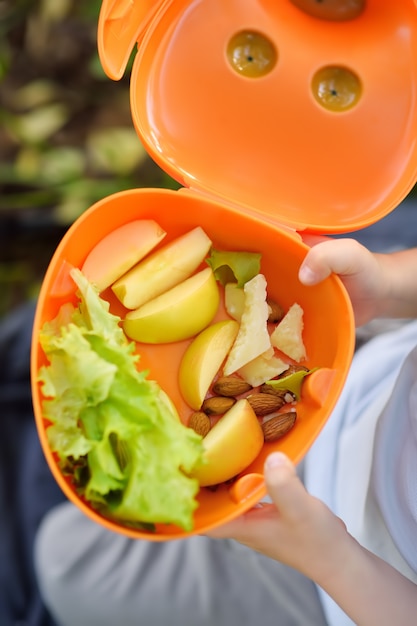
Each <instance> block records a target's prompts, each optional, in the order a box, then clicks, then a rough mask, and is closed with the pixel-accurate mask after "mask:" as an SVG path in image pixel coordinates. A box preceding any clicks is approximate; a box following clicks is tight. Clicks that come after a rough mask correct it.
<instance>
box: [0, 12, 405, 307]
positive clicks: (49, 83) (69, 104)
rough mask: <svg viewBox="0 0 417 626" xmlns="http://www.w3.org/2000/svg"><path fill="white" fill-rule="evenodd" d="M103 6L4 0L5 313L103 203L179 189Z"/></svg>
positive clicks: (0, 235) (0, 204) (0, 249)
mask: <svg viewBox="0 0 417 626" xmlns="http://www.w3.org/2000/svg"><path fill="white" fill-rule="evenodd" d="M100 6H101V0H0V187H1V190H0V293H1V297H0V318H1V317H2V316H4V314H5V313H6V312H8V311H10V310H11V309H13V308H14V307H16V306H18V305H19V304H20V303H21V302H22V301H25V300H27V299H28V298H32V297H36V294H37V292H38V289H39V285H40V283H41V280H42V277H43V274H44V272H45V270H46V267H47V265H48V262H49V260H50V258H51V256H52V254H53V251H54V249H55V247H56V245H57V244H58V242H59V240H60V239H61V237H62V236H63V234H64V233H65V231H66V229H67V228H68V226H69V225H70V224H71V223H72V222H73V221H74V220H75V219H76V218H77V217H78V216H79V215H80V214H81V213H82V212H83V211H85V210H86V209H87V208H88V207H89V206H91V205H92V204H93V203H94V202H95V201H97V200H99V199H100V198H103V197H105V196H107V195H109V194H111V193H113V192H116V191H120V190H123V189H131V188H135V187H148V186H149V187H170V188H176V187H178V185H177V184H176V183H175V182H174V181H173V180H172V179H171V178H169V176H168V175H167V174H166V173H164V172H163V171H162V170H161V169H160V168H159V167H158V166H157V165H156V164H155V163H154V162H153V161H152V160H151V159H150V158H149V157H148V155H147V154H146V152H145V150H144V148H143V146H142V145H141V143H140V141H139V139H138V137H137V135H136V133H135V131H134V129H133V125H132V120H131V115H130V107H129V78H130V71H129V70H130V67H128V68H127V70H126V72H125V75H124V77H123V79H122V80H121V81H120V82H114V81H112V80H110V79H108V78H107V77H106V76H105V75H104V73H103V71H102V68H101V66H100V63H99V59H98V54H97V47H96V31H97V22H98V15H99V10H100ZM133 55H134V51H133V52H132V57H133ZM130 64H131V62H130ZM130 64H129V66H130ZM410 195H412V196H413V198H414V199H415V198H416V188H414V190H413V192H412V193H411V194H410ZM412 208H413V214H414V213H415V211H414V206H413V207H412Z"/></svg>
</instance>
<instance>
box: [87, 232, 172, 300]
mask: <svg viewBox="0 0 417 626" xmlns="http://www.w3.org/2000/svg"><path fill="white" fill-rule="evenodd" d="M165 235H166V232H165V230H164V229H163V228H161V226H159V224H157V223H156V222H155V221H154V220H135V221H134V222H128V223H127V224H123V226H119V228H116V229H115V230H113V231H112V232H111V233H109V234H108V235H106V236H105V237H104V238H103V239H101V240H100V241H99V242H98V244H97V245H95V246H94V248H93V249H92V250H91V252H90V253H89V254H88V256H87V258H86V259H85V261H84V264H83V266H82V268H81V271H82V272H83V274H84V275H85V277H86V278H88V280H89V281H90V282H91V283H93V284H94V285H96V287H97V288H98V290H99V291H100V292H102V291H104V289H107V287H110V285H112V284H113V283H114V282H115V281H116V280H117V279H118V278H120V277H121V276H123V274H125V273H126V272H127V271H129V270H130V269H131V268H132V267H133V266H134V265H136V263H138V262H139V261H141V260H142V259H143V258H144V257H145V256H146V255H147V254H148V253H149V252H150V251H151V250H153V248H155V247H156V246H157V245H158V243H159V242H160V241H162V239H163V238H164V237H165Z"/></svg>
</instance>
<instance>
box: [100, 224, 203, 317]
mask: <svg viewBox="0 0 417 626" xmlns="http://www.w3.org/2000/svg"><path fill="white" fill-rule="evenodd" d="M210 248H211V240H210V239H209V237H208V236H207V235H206V233H205V232H204V230H203V229H202V228H200V227H199V226H198V227H197V228H194V229H193V230H190V231H188V232H187V233H185V234H184V235H181V236H180V237H177V238H176V239H174V240H173V241H171V242H169V243H168V244H166V245H164V246H163V247H162V248H160V249H158V250H155V251H154V252H153V253H152V254H150V255H149V256H148V257H147V258H146V259H144V260H143V261H141V262H140V263H138V264H137V265H136V266H135V267H132V269H131V270H129V271H128V272H127V273H126V274H124V276H122V277H121V278H120V279H119V280H117V281H116V282H115V283H114V284H113V286H112V290H113V292H114V294H115V296H116V297H117V298H118V299H119V300H120V302H121V303H122V304H123V305H124V306H125V307H126V308H127V309H138V308H139V307H140V306H142V305H143V304H145V303H146V302H149V300H152V299H153V298H156V297H157V296H159V295H161V294H162V293H164V292H165V291H168V289H171V288H172V287H175V285H178V284H179V283H181V282H183V281H184V280H185V279H186V278H188V277H189V276H191V274H192V273H193V272H195V271H196V270H197V269H198V266H199V265H200V263H201V262H202V261H203V260H204V258H205V256H206V255H207V253H208V251H209V250H210Z"/></svg>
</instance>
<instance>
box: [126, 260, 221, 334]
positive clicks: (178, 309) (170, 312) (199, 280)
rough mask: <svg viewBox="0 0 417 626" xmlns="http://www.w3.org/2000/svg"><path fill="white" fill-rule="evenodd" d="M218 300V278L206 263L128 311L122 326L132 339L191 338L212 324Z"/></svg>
mask: <svg viewBox="0 0 417 626" xmlns="http://www.w3.org/2000/svg"><path fill="white" fill-rule="evenodd" d="M219 302H220V294H219V288H218V286H217V282H216V279H215V278H214V274H213V272H212V270H211V268H209V267H207V268H206V269H204V270H201V271H200V272H198V273H197V274H193V276H190V278H187V279H186V280H184V281H183V282H182V283H180V284H179V285H176V286H175V287H173V288H172V289H169V290H168V291H165V292H164V293H163V294H161V295H160V296H157V297H156V298H154V299H153V300H151V301H150V302H147V303H146V304H144V305H143V306H141V307H140V308H139V309H137V310H136V311H129V313H127V315H126V317H125V319H124V321H123V330H124V331H125V333H126V335H127V336H128V337H130V339H134V340H135V341H140V342H142V343H154V344H155V343H172V342H174V341H182V340H183V339H189V338H190V337H193V336H194V335H196V334H197V333H199V332H200V331H201V330H203V328H205V327H206V326H208V325H209V324H210V322H211V321H212V320H213V318H214V316H215V315H216V313H217V309H218V306H219Z"/></svg>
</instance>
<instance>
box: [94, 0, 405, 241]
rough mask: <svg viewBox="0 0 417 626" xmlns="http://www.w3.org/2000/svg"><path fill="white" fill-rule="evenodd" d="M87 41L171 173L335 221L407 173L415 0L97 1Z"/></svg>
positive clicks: (354, 222) (369, 207) (243, 203)
mask: <svg viewBox="0 0 417 626" xmlns="http://www.w3.org/2000/svg"><path fill="white" fill-rule="evenodd" d="M98 42H99V53H100V58H101V62H102V64H103V67H104V69H105V71H106V73H107V74H108V75H109V76H110V77H111V78H113V79H119V78H120V77H121V76H122V75H123V73H124V71H125V69H126V65H127V62H128V59H129V57H130V54H131V52H132V49H133V47H134V45H135V44H136V42H137V44H138V49H137V53H136V55H135V59H134V63H133V69H132V77H131V108H132V116H133V122H134V125H135V128H136V130H137V133H138V135H139V137H140V139H141V140H142V142H143V143H144V145H145V147H146V149H147V150H148V152H149V154H150V156H151V157H152V158H153V159H154V160H155V161H156V162H157V163H158V164H159V165H160V166H161V167H162V168H163V169H164V170H165V171H166V172H167V173H169V174H170V175H171V176H172V177H174V178H175V179H176V180H178V181H179V182H180V183H181V184H183V185H184V186H186V187H189V188H191V189H194V190H196V191H199V192H201V193H203V194H207V195H208V196H209V197H215V198H217V199H218V200H220V201H221V202H223V203H225V204H226V205H234V206H236V205H237V206H239V207H241V208H242V210H246V211H248V212H257V213H258V214H262V215H263V216H264V218H265V219H267V220H271V219H272V220H274V221H278V222H279V223H280V224H283V225H287V226H289V227H291V228H295V229H297V230H300V231H301V230H306V229H307V230H312V231H320V232H323V233H324V232H347V231H352V230H355V229H359V228H363V227H365V226H368V225H370V224H372V223H374V222H376V221H378V220H379V219H380V218H382V217H384V216H385V215H386V214H388V213H389V212H390V211H392V210H393V209H394V208H395V207H396V206H397V205H398V204H399V203H400V202H401V200H402V199H403V198H404V197H405V196H406V195H407V193H408V192H409V191H410V189H411V188H412V186H413V185H414V184H415V182H416V166H417V146H416V138H417V103H416V96H417V72H416V70H415V68H416V67H417V13H416V5H415V2H414V0H397V1H396V2H392V0H349V1H347V0H329V1H328V2H323V3H320V5H318V3H317V2H314V1H313V0H281V1H280V2H277V1H276V0H247V1H246V2H242V1H241V0H231V1H229V2H227V5H225V2H224V0H203V1H202V0H171V1H168V0H165V1H164V0H153V1H152V0H147V1H146V0H104V2H103V5H102V9H101V14H100V20H99V33H98Z"/></svg>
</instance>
